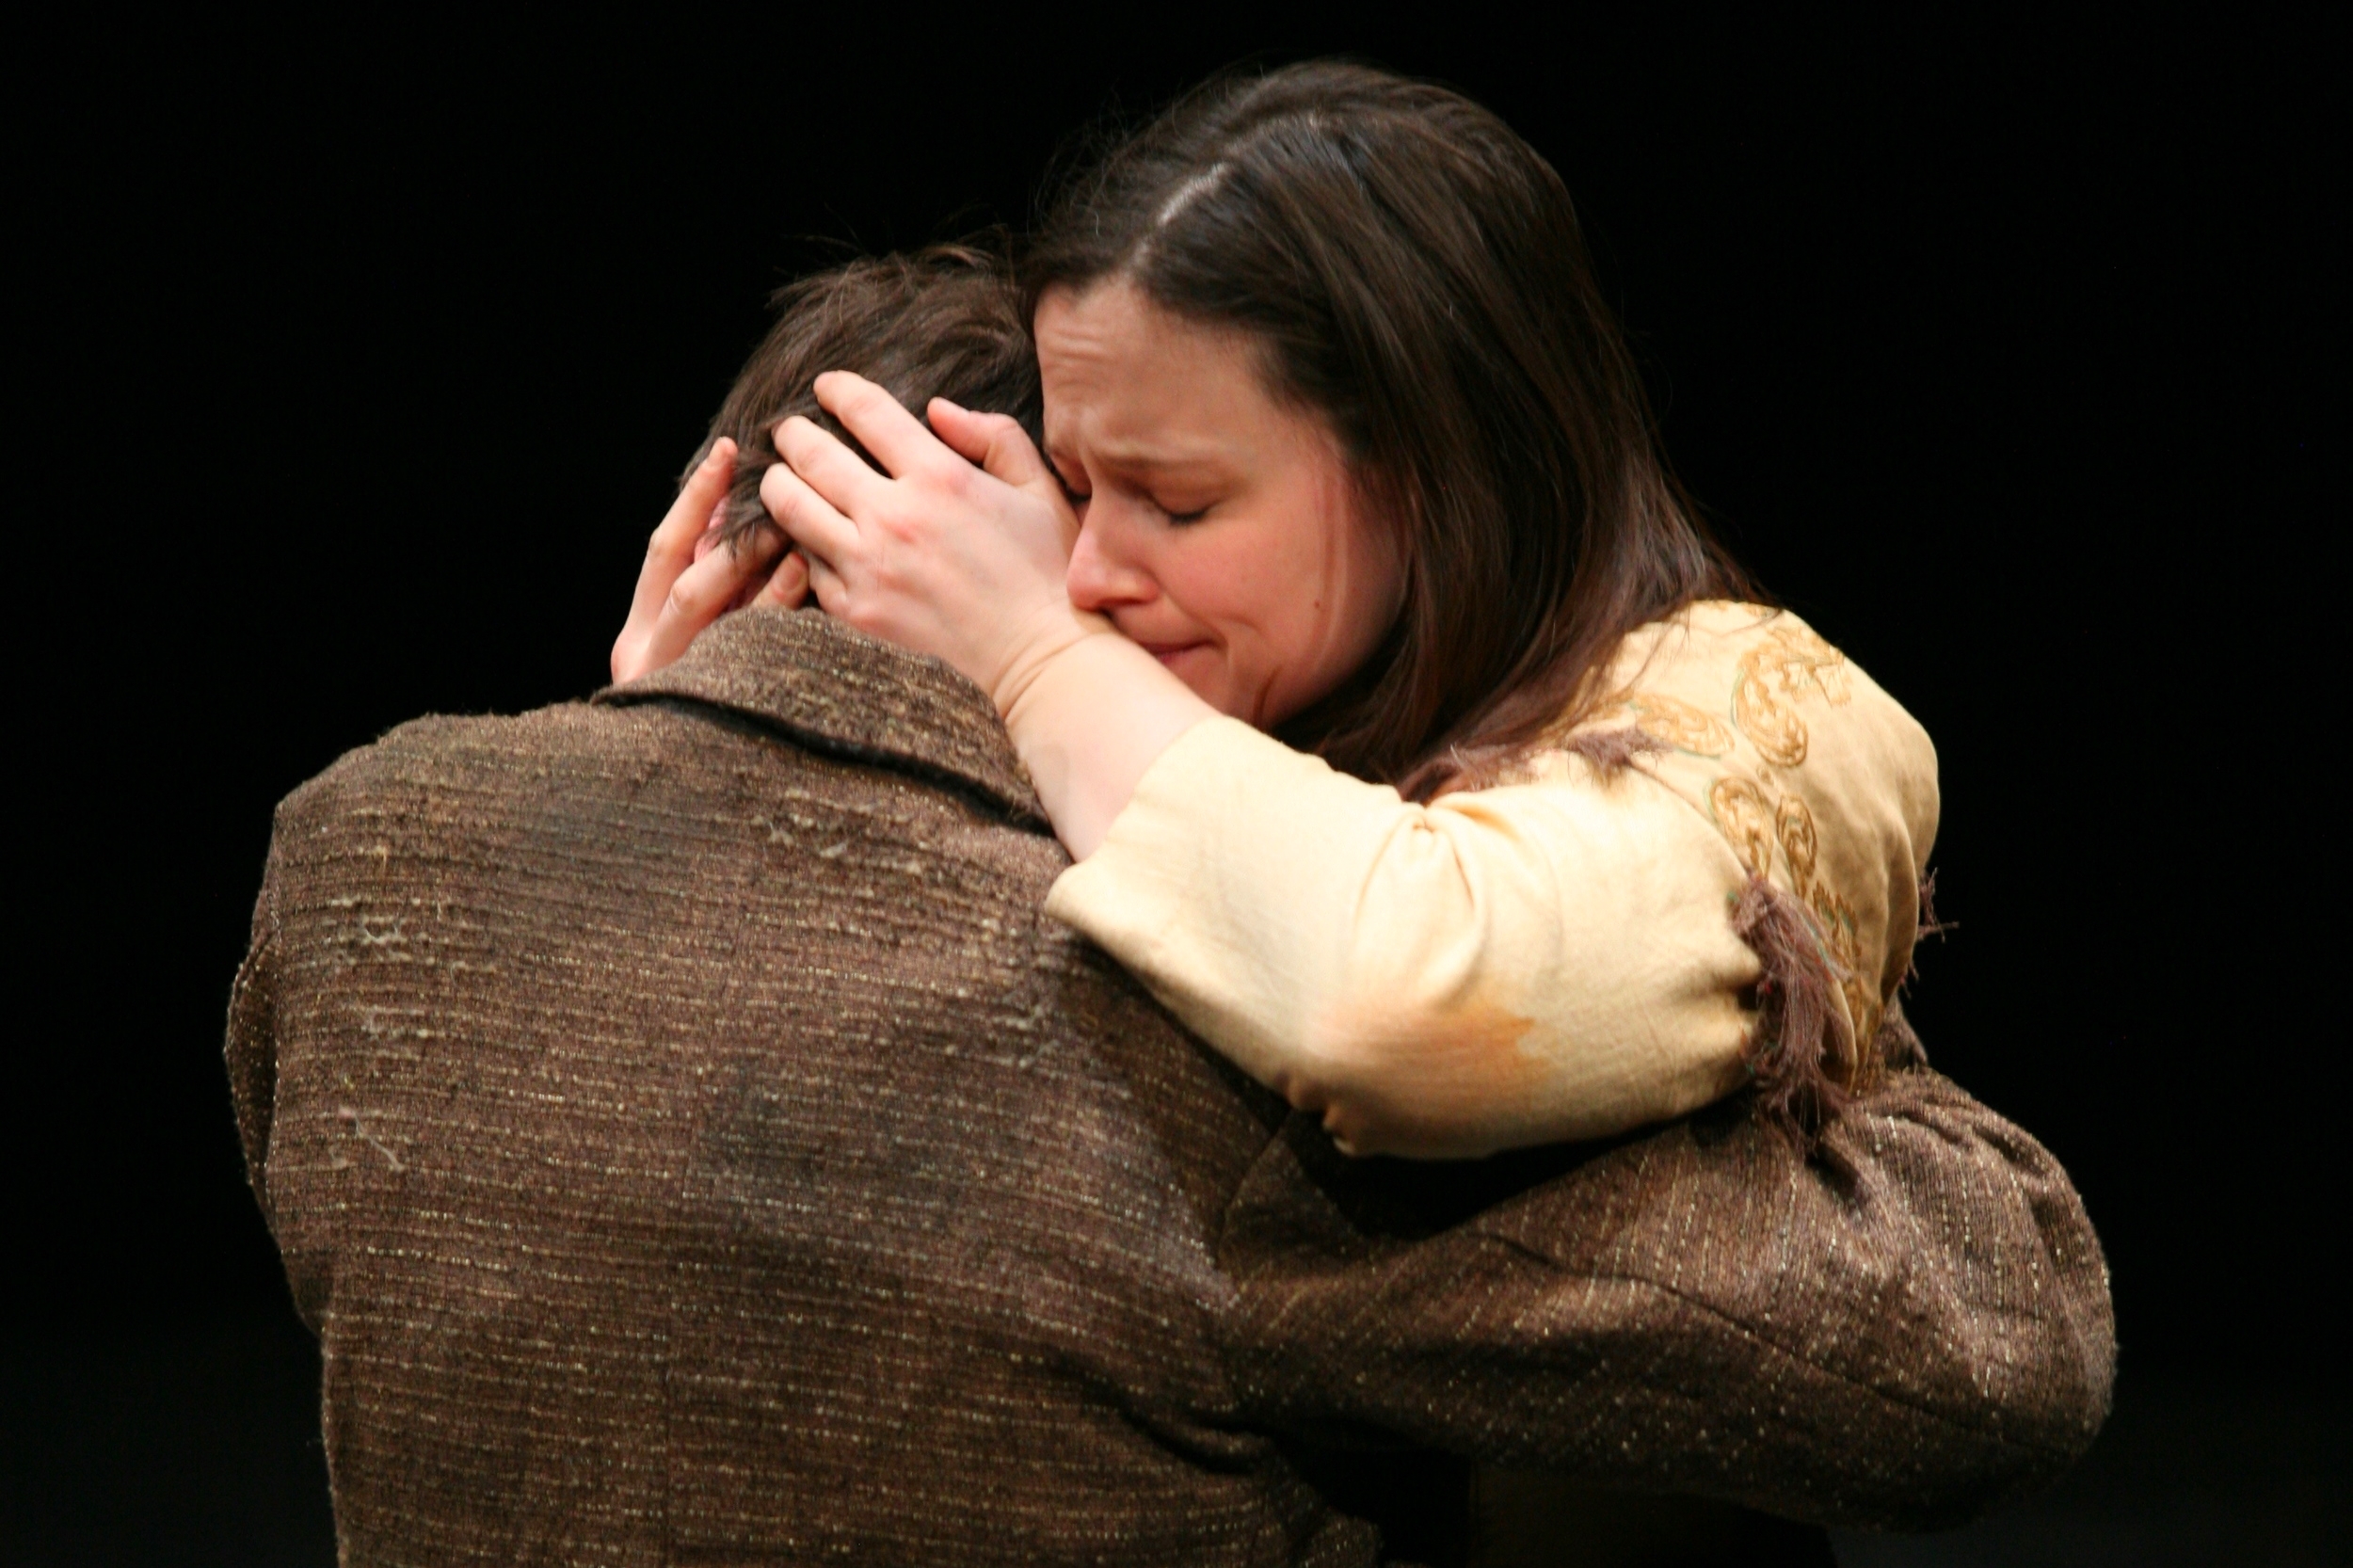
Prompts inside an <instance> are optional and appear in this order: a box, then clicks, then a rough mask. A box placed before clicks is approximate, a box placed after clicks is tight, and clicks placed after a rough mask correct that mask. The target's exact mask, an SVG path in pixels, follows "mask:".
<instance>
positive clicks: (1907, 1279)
mask: <svg viewBox="0 0 2353 1568" xmlns="http://www.w3.org/2000/svg"><path fill="white" fill-rule="evenodd" d="M1064 863H1065V862H1064V857H1063V856H1062V853H1061V851H1060V849H1059V847H1058V846H1057V845H1056V843H1055V841H1054V840H1053V839H1052V838H1051V837H1050V835H1049V834H1048V832H1047V831H1046V830H1045V826H1044V824H1043V822H1042V819H1041V817H1040V813H1039V809H1038V807H1037V804H1036V801H1035V799H1034V797H1033V796H1032V794H1031V792H1030V790H1029V788H1028V785H1027V783H1026V782H1025V780H1024V778H1023V776H1022V775H1021V772H1020V770H1019V768H1018V767H1017V765H1016V761H1015V760H1014V758H1013V756H1012V754H1011V751H1010V749H1009V747H1008V744H1007V743H1006V741H1005V738H1004V735H1003V732H1002V730H1001V729H1000V728H999V726H998V725H997V723H996V720H995V717H994V714H993V713H992V712H991V711H990V709H989V707H988V705H987V703H986V701H985V699H984V697H983V696H981V694H980V693H979V692H977V691H976V690H974V689H973V688H971V687H970V686H968V684H966V683H965V682H963V681H962V680H959V679H958V678H957V677H955V676H954V675H953V674H952V673H950V672H948V671H947V670H946V669H944V667H942V666H940V665H937V664H933V663H931V662H929V661H925V660H921V659H918V658H915V657H913V656H911V655H907V654H904V653H902V652H899V651H897V650H894V649H891V648H886V647H884V646H882V645H880V644H877V643H874V642H872V641H870V640H868V639H866V638H863V637H861V636H859V635H857V634H856V633H855V632H849V631H847V630H845V629H843V628H842V627H840V626H839V625H838V624H836V623H834V622H831V621H828V620H826V619H824V617H822V616H815V615H788V614H783V613H779V612H749V613H745V614H743V615H739V616H734V617H731V618H730V619H728V620H727V621H725V622H723V623H722V624H721V625H720V626H719V627H718V628H717V629H715V630H714V631H713V632H712V633H710V634H708V635H706V636H705V637H704V638H703V639H702V641H701V642H700V643H699V644H697V645H696V648H695V649H694V650H693V652H692V653H690V654H689V656H688V657H687V658H686V659H685V660H684V661H683V662H681V663H680V664H678V665H677V666H675V667H674V668H672V669H671V670H669V671H666V672H664V674H662V675H660V676H658V677H655V678H653V679H650V680H645V681H641V682H638V683H636V684H635V685H632V686H629V687H626V688H618V689H615V690H611V691H608V692H605V693H602V694H600V696H599V697H598V698H597V700H596V701H595V702H594V703H593V704H570V705H566V706H562V707H557V708H551V709H547V710H543V711H541V712H535V713H528V714H525V715H523V716H521V717H520V718H485V719H446V718H434V719H424V720H421V721H418V722H417V723H414V724H410V725H408V726H405V727H403V728H399V729H396V730H394V731H393V732H392V733H391V734H390V735H387V736H386V737H385V738H384V739H383V740H382V741H380V742H378V743H377V744H375V745H373V746H369V747H367V748H365V749H363V750H360V751H358V752H355V753H353V754H351V755H350V756H348V757H345V758H344V760H341V761H340V762H338V763H337V764H336V765H335V766H334V767H332V768H330V769H329V770H328V772H327V773H326V774H324V775H322V776H320V777H318V778H317V779H314V780H313V781H312V782H311V783H310V784H307V785H305V786H304V787H303V788H302V789H300V790H299V791H297V792H296V793H295V794H294V795H292V796H291V797H289V798H288V800H287V801H286V802H285V803H284V805H283V806H282V807H280V811H279V815H278V820H277V831H276V838H275V840H274V842H273V844H272V848H271V852H270V861H269V868H268V872H267V875H266V879H265V882H264V888H263V891H262V896H261V900H260V904H259V906H258V908H257V910H256V913H255V917H254V936H253V948H252V952H251V953H250V955H249V956H248V959H247V961H246V964H245V967H244V968H243V969H242V970H241V971H240V973H239V975H238V978H237V983H236V987H235V992H234V996H233V1000H232V1010H231V1019H230V1028H229V1041H228V1056H229V1067H230V1076H231V1080H232V1084H233V1087H234V1091H235V1099H236V1106H237V1113H238V1119H239V1125H240V1130H241V1132H242V1135H243V1138H244V1142H245V1148H246V1154H247V1159H248V1166H249V1170H250V1173H251V1176H252V1179H253V1185H254V1190H255V1192H257V1194H258V1195H259V1197H260V1199H261V1203H262V1206H263V1208H264V1211H265V1213H266V1215H267V1217H268V1219H269V1223H270V1225H271V1228H272V1230H273V1231H274V1233H275V1235H276V1237H277V1239H278V1241H279V1244H280V1248H281V1249H282V1251H283V1254H284V1258H285V1263H286V1269H287V1272H288V1275H289V1277H290V1279H291V1281H292V1284H293V1288H294V1293H295V1298H296V1303H297V1304H298V1306H299V1308H300V1310H301V1312H302V1314H303V1316H304V1318H305V1320H307V1321H308V1322H309V1323H310V1324H311V1325H312V1327H313V1328H314V1329H315V1330H316V1331H317V1333H318V1335H319V1336H320V1340H321V1343H322V1346H323V1348H324V1353H325V1368H326V1370H325V1394H324V1419H325V1426H326V1441H327V1451H328V1463H329V1466H330V1470H331V1473H332V1478H333V1484H334V1492H335V1505H336V1522H337V1528H338V1531H339V1533H340V1535H341V1539H342V1547H343V1560H344V1562H345V1563H349V1564H362V1563H378V1562H384V1563H392V1562H400V1563H411V1562H446V1563H459V1562H497V1563H519V1562H550V1563H552V1562H567V1563H572V1562H578V1563H632V1564H634V1563H669V1562H713V1563H716V1562H728V1563H744V1562H753V1561H801V1560H821V1559H822V1560H828V1561H830V1560H843V1561H875V1562H923V1563H978V1562H1117V1563H1123V1564H1153V1563H1168V1564H1177V1563H1185V1564H1222V1563H1235V1564H1240V1563H1289V1562H1317V1563H1363V1562H1370V1561H1374V1560H1377V1559H1378V1558H1379V1557H1380V1555H1381V1553H1382V1552H1383V1550H1384V1545H1383V1541H1382V1537H1381V1534H1380V1531H1379V1529H1378V1528H1377V1527H1376V1526H1375V1524H1374V1523H1373V1522H1372V1521H1371V1520H1370V1519H1369V1517H1367V1512H1368V1511H1367V1510H1364V1509H1357V1508H1352V1507H1349V1506H1345V1504H1346V1498H1347V1488H1346V1487H1345V1486H1334V1485H1331V1484H1324V1483H1323V1482H1325V1480H1326V1479H1327V1477H1328V1476H1329V1475H1330V1474H1333V1473H1344V1471H1345V1467H1344V1466H1343V1467H1342V1471H1340V1472H1335V1471H1333V1470H1332V1469H1331V1467H1330V1464H1328V1463H1327V1461H1326V1459H1324V1458H1321V1457H1319V1456H1322V1455H1328V1454H1330V1453H1332V1452H1335V1451H1339V1450H1341V1449H1345V1448H1348V1447H1350V1446H1353V1445H1365V1444H1374V1445H1377V1444H1383V1443H1385V1444H1388V1445H1390V1446H1392V1447H1411V1448H1422V1449H1426V1450H1442V1451H1444V1452H1446V1453H1449V1454H1452V1455H1457V1456H1460V1457H1461V1458H1462V1459H1464V1460H1466V1461H1476V1462H1483V1463H1486V1464H1495V1465H1506V1466H1521V1467H1527V1466H1543V1467H1548V1468H1549V1469H1551V1470H1553V1471H1557V1472H1560V1473H1563V1474H1567V1475H1570V1476H1574V1477H1576V1478H1578V1479H1579V1480H1581V1481H1583V1482H1584V1483H1587V1484H1592V1485H1598V1486H1604V1487H1617V1488H1624V1489H1628V1490H1632V1491H1643V1492H1674V1493H1687V1494H1700V1495H1704V1496H1709V1497H1713V1498H1719V1499H1726V1500H1731V1501H1737V1502H1740V1503H1745V1504H1750V1505H1755V1506H1758V1507H1763V1508H1769V1509H1771V1510H1774V1511H1777V1512H1783V1513H1787V1514H1793V1515H1798V1516H1801V1517H1808V1518H1814V1519H1824V1520H1847V1521H1859V1522H1864V1523H1879V1524H1896V1525H1904V1524H1921V1523H1928V1522H1933V1521H1938V1520H1944V1519H1949V1518H1954V1517H1958V1516H1960V1515H1961V1514H1964V1513H1966V1512H1971V1511H1973V1510H1976V1509H1978V1508H1980V1507H1982V1506H1984V1505H1986V1504H1988V1503H1990V1502H1993V1501H1994V1500H1997V1499H1999V1498H2001V1497H2003V1496H2008V1495H2009V1494H2011V1493H2013V1492H2015V1491H2017V1490H2019V1489H2021V1488H2025V1487H2028V1486H2031V1485H2033V1484H2035V1483H2036V1482H2037V1481H2039V1480H2043V1479H2046V1478H2048V1477H2050V1476H2052V1475H2054V1474H2056V1473H2057V1471H2058V1470H2059V1469H2060V1468H2062V1467H2063V1466H2064V1465H2065V1464H2068V1463H2069V1462H2070V1461H2071V1460H2072V1459H2073V1457H2074V1456H2075V1455H2076V1454H2078V1453H2079V1452H2080V1451H2081V1450H2082V1449H2083V1448H2084V1447H2085V1446H2086V1444H2087V1443H2088V1442H2089V1439H2090V1437H2091V1435H2092V1433H2093V1432H2095V1431H2096V1430H2097V1428H2098V1426H2099V1423H2100V1421H2101V1419H2102V1417H2103V1416H2104V1414H2105V1408H2106V1402H2107V1395H2108V1384H2109V1369H2110V1362H2111V1352H2112V1320H2111V1319H2110V1316H2109V1306H2108V1298H2107V1291H2106V1285H2105V1273H2104V1270H2103V1266H2102V1263H2101V1258H2100V1254H2099V1251H2098V1246H2097V1243H2096V1241H2095V1240H2094V1238H2093V1236H2092V1232H2091V1230H2090V1228H2089V1224H2087V1222H2086V1220H2085V1218H2084V1215H2083V1212H2082V1209H2081V1208H2080V1206H2079V1205H2078V1203H2077V1201H2076V1199H2075V1196H2074V1194H2073V1191H2072V1189H2071V1188H2070V1187H2069V1185H2068V1182H2067V1180H2066V1178H2065V1176H2064V1175H2063V1174H2062V1173H2061V1172H2060V1171H2059V1169H2058V1167H2057V1165H2056V1164H2055V1163H2054V1162H2053V1161H2052V1160H2051V1159H2050V1157H2049V1156H2048V1155H2047V1154H2045V1153H2044V1152H2043V1151H2042V1149H2041V1147H2039V1146H2038V1145H2037V1144H2035V1143H2034V1142H2033V1140H2031V1139H2030V1138H2028V1137H2026V1136H2025V1134H2024V1133H2022V1132H2020V1131H2019V1130H2018V1129H2017V1128H2013V1127H2011V1126H2009V1124H2007V1123H2005V1122H2003V1121H2002V1120H2001V1119H2000V1118H1998V1117H1996V1116H1994V1115H1993V1114H1992V1113H1990V1112H1987V1111H1986V1110H1984V1109H1983V1108H1982V1107H1980V1106H1978V1105H1977V1104H1976V1103H1974V1102H1973V1101H1971V1100H1970V1099H1969V1098H1968V1097H1967V1096H1963V1095H1962V1094H1961V1093H1960V1092H1959V1091H1958V1090H1956V1089H1954V1088H1953V1087H1952V1086H1951V1085H1950V1084H1948V1083H1946V1082H1945V1081H1944V1080H1941V1079H1938V1078H1936V1077H1934V1076H1933V1075H1931V1074H1929V1073H1926V1072H1919V1073H1913V1074H1906V1075H1901V1076H1899V1078H1898V1079H1897V1081H1896V1082H1895V1083H1894V1084H1893V1085H1892V1086H1891V1087H1889V1088H1887V1089H1886V1090H1884V1091H1883V1092H1881V1093H1879V1094H1877V1095H1876V1096H1872V1097H1870V1098H1868V1099H1866V1100H1865V1101H1864V1102H1863V1103H1862V1104H1861V1105H1860V1106H1859V1107H1858V1108H1857V1109H1856V1110H1855V1111H1854V1112H1852V1113H1851V1114H1849V1116H1848V1117H1846V1118H1845V1119H1844V1120H1842V1121H1841V1122H1839V1123H1838V1124H1837V1125H1836V1126H1834V1127H1833V1128H1832V1129H1831V1131H1830V1133H1829V1136H1828V1138H1827V1141H1826V1143H1825V1144H1824V1147H1823V1150H1822V1152H1821V1154H1820V1155H1819V1156H1817V1159H1816V1160H1813V1161H1812V1162H1802V1161H1801V1160H1798V1159H1797V1158H1796V1157H1795V1156H1794V1155H1793V1154H1792V1153H1791V1151H1790V1150H1789V1148H1788V1147H1787V1146H1786V1145H1785V1144H1783V1143H1782V1142H1780V1141H1779V1140H1777V1139H1776V1138H1774V1137H1772V1136H1770V1135H1768V1134H1764V1133H1761V1132H1760V1131H1759V1130H1758V1129H1757V1128H1756V1127H1755V1126H1754V1125H1753V1123H1752V1122H1751V1121H1750V1120H1749V1119H1748V1118H1747V1117H1746V1115H1745V1114H1744V1112H1743V1110H1742V1108H1741V1107H1740V1106H1738V1105H1737V1104H1734V1105H1731V1106H1728V1107H1725V1108H1722V1109H1721V1110H1720V1111H1718V1112H1715V1113H1714V1114H1712V1115H1711V1116H1707V1117H1703V1118H1701V1119H1699V1120H1697V1121H1694V1122H1691V1123H1689V1124H1685V1125H1679V1126H1675V1127H1673V1128H1667V1129H1665V1130H1663V1131H1659V1132H1657V1133H1656V1134H1654V1135H1652V1136H1650V1137H1647V1138H1644V1139H1641V1140H1639V1141H1631V1142H1627V1143H1625V1144H1619V1145H1616V1146H1613V1147H1608V1148H1603V1149H1594V1148H1591V1147H1588V1148H1584V1149H1578V1150H1554V1151H1536V1152H1534V1153H1532V1154H1529V1155H1525V1156H1515V1157H1511V1158H1507V1159H1503V1160H1490V1161H1485V1162H1481V1163H1479V1164H1476V1165H1464V1166H1457V1167H1445V1166H1429V1165H1401V1164H1397V1163H1393V1162H1388V1161H1380V1160H1374V1161H1365V1162H1353V1161H1350V1160H1345V1159H1343V1158H1341V1157H1339V1156H1337V1155H1336V1154H1335V1153H1334V1152H1333V1151H1332V1149H1331V1148H1330V1146H1329V1144H1327V1143H1326V1142H1325V1141H1324V1140H1323V1138H1322V1135H1321V1133H1320V1132H1319V1131H1317V1130H1316V1128H1314V1127H1313V1126H1312V1125H1311V1124H1309V1123H1308V1122H1306V1121H1305V1120H1304V1119H1301V1118H1297V1117H1293V1116H1291V1115H1290V1114H1289V1112H1288V1111H1287V1108H1285V1107H1284V1106H1283V1105H1282V1104H1281V1103H1280V1102H1279V1101H1277V1100H1275V1099H1273V1097H1272V1096H1268V1095H1267V1094H1265V1093H1263V1092H1262V1091H1260V1090H1258V1089H1257V1087H1255V1086H1254V1085H1251V1084H1249V1083H1247V1082H1245V1081H1243V1080H1241V1079H1240V1078H1239V1077H1238V1076H1237V1075H1236V1074H1234V1073H1233V1072H1232V1071H1231V1070H1230V1069H1228V1068H1227V1067H1225V1065H1224V1064H1222V1063H1221V1062H1220V1061H1218V1060H1217V1059H1216V1058H1214V1057H1213V1056H1212V1055H1210V1054H1209V1053H1208V1052H1207V1051H1205V1050H1204V1049H1202V1048H1200V1047H1199V1046H1198V1045H1197V1044H1196V1043H1195V1042H1193V1040H1191V1039H1190V1038H1189V1037H1188V1036H1186V1035H1185V1034H1184V1033H1182V1032H1180V1031H1179V1030H1178V1029H1177V1027H1176V1026H1174V1025H1173V1024H1172V1023H1171V1022H1170V1021H1169V1020H1168V1019H1167V1018H1166V1017H1165V1016H1163V1015H1162V1014H1161V1013H1160V1011H1159V1010H1158V1009H1157V1008H1155V1007H1154V1006H1153V1005H1152V1003H1151V1002H1150V1001H1149V1000H1147V999H1146V998H1144V996H1143V994H1142V993H1141V992H1140V990H1139V989H1138V988H1137V987H1136V986H1135V985H1134V984H1132V983H1131V982H1129V981H1128V979H1127V978H1126V977H1125V976H1124V975H1123V974H1122V973H1121V972H1120V971H1119V970H1118V969H1117V968H1114V967H1113V966H1112V965H1111V964H1110V963H1109V962H1108V961H1107V960H1106V959H1105V958H1103V957H1102V956H1101V955H1100V954H1099V953H1098V952H1095V951H1094V950H1092V949H1091V948H1089V947H1088V946H1087V945H1086V944H1085V943H1084V942H1083V941H1081V940H1080V939H1079V938H1078V937H1076V936H1074V935H1072V934H1071V933H1070V932H1068V931H1067V930H1065V929H1064V928H1062V927H1060V926H1058V925H1055V924H1053V923H1052V922H1049V921H1048V920H1045V919H1044V918H1043V917H1042V916H1041V915H1040V913H1039V905H1040V903H1041V901H1042V899H1043V896H1044V894H1045V891H1046V888H1047V887H1048V884H1049V883H1050V882H1051V881H1052V879H1053V878H1054V876H1055V874H1056V873H1057V872H1059V871H1060V870H1061V869H1062V868H1063V866H1064ZM1430 1473H1431V1474H1433V1475H1435V1474H1438V1473H1439V1472H1437V1471H1435V1470H1433V1471H1431V1472H1430ZM1498 1476H1499V1480H1498V1481H1497V1483H1496V1484H1493V1485H1490V1486H1489V1487H1488V1489H1487V1495H1488V1496H1491V1497H1493V1496H1506V1497H1510V1496H1524V1495H1525V1494H1526V1492H1527V1487H1526V1486H1525V1485H1524V1484H1522V1483H1520V1482H1517V1481H1513V1480H1511V1478H1510V1477H1509V1476H1508V1475H1501V1473H1498ZM1311 1478H1313V1479H1311ZM1546 1484H1549V1483H1546ZM1515 1487H1516V1488H1517V1489H1518V1490H1517V1492H1516V1493H1515V1491H1514V1488H1515ZM1514 1506H1516V1505H1514ZM1369 1512H1378V1510H1372V1511H1369ZM1507 1512H1508V1511H1507ZM1459 1544H1460V1543H1459V1541H1458V1542H1457V1545H1458V1546H1459ZM1396 1545H1397V1543H1396V1541H1395V1539H1394V1538H1392V1539H1391V1541H1390V1543H1389V1549H1392V1550H1394V1549H1395V1548H1396ZM1510 1549H1511V1548H1510V1543H1508V1542H1502V1543H1498V1542H1497V1541H1496V1540H1493V1539H1491V1540H1490V1542H1489V1544H1488V1547H1487V1550H1488V1552H1489V1555H1490V1556H1491V1557H1497V1556H1503V1555H1508V1554H1509V1551H1510Z"/></svg>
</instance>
